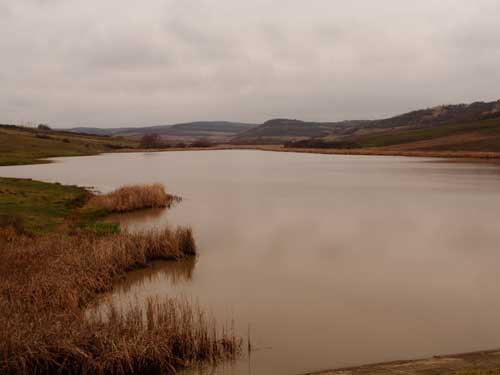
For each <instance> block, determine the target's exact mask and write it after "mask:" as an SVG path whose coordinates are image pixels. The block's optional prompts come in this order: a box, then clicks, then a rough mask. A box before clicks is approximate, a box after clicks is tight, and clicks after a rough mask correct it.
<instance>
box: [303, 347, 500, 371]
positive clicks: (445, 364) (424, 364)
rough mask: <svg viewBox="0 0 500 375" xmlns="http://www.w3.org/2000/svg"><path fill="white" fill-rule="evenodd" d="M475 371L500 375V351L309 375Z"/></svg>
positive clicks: (381, 364)
mask: <svg viewBox="0 0 500 375" xmlns="http://www.w3.org/2000/svg"><path fill="white" fill-rule="evenodd" d="M474 370H481V371H484V370H498V374H500V350H491V351H483V352H474V353H465V354H454V355H448V356H436V357H432V358H427V359H419V360H412V361H396V362H387V363H378V364H372V365H364V366H359V367H350V368H343V369H337V370H326V371H320V372H315V373H310V374H307V375H368V374H369V375H395V374H398V375H402V374H404V375H438V374H453V373H457V372H458V373H460V374H461V373H462V372H463V371H474ZM495 373H497V372H495Z"/></svg>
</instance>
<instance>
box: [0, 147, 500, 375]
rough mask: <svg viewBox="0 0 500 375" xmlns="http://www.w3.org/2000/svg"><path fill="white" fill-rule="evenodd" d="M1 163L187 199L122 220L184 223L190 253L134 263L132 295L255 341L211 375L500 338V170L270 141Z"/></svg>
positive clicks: (305, 368) (374, 358) (23, 171)
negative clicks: (274, 145) (251, 147)
mask: <svg viewBox="0 0 500 375" xmlns="http://www.w3.org/2000/svg"><path fill="white" fill-rule="evenodd" d="M55 160H56V162H55V163H53V164H45V165H30V166H14V167H1V168H0V175H1V176H5V177H29V178H33V179H40V180H44V181H58V182H61V183H65V184H77V185H82V186H93V187H95V188H96V189H98V190H100V191H102V192H107V191H110V190H112V189H114V188H116V187H119V186H121V185H124V184H132V183H141V184H142V183H152V182H162V183H164V184H165V185H166V186H167V189H168V190H169V192H171V193H174V194H177V195H180V196H182V197H183V198H184V199H183V201H182V202H181V203H180V204H178V205H176V206H175V207H174V208H172V209H171V210H168V211H162V210H160V211H156V210H155V211H149V212H139V213H136V214H133V215H128V216H125V217H123V219H122V221H123V225H124V226H125V227H128V228H130V230H138V229H141V228H149V227H155V226H161V225H165V224H166V223H170V224H172V225H176V224H179V225H190V226H191V227H192V228H193V231H194V235H195V238H196V241H197V244H198V249H199V253H200V255H199V257H198V258H197V259H196V260H191V261H186V262H180V263H156V264H155V265H154V266H153V267H152V268H151V269H147V270H140V271H136V272H133V273H131V274H130V276H129V277H128V278H127V280H126V281H125V282H124V283H123V284H121V285H118V286H117V288H116V290H115V292H114V293H113V295H112V296H111V298H113V299H115V300H116V301H121V302H122V303H124V304H126V303H128V302H130V301H135V300H139V301H141V300H144V299H146V298H147V297H149V296H154V295H170V296H176V295H183V296H185V297H187V298H188V299H192V300H193V301H198V302H199V303H200V305H201V306H203V307H206V308H207V309H209V310H210V311H211V312H212V313H213V315H214V316H215V317H216V318H217V320H218V321H219V322H221V323H223V322H227V324H229V325H230V324H231V320H232V319H234V325H235V329H236V330H237V332H238V333H239V334H241V335H242V336H243V337H245V338H246V337H247V332H248V331H250V336H251V339H252V345H253V349H254V350H253V351H252V353H251V355H250V356H246V355H245V356H244V357H243V358H242V359H241V360H239V361H237V362H236V363H234V364H227V365H225V366H222V367H220V368H218V369H216V370H214V372H210V373H213V374H235V375H240V374H256V375H271V374H272V375H281V374H283V375H285V374H303V373H307V372H312V371H318V370H323V369H327V368H336V367H344V366H350V365H358V364H364V363H370V362H380V361H387V360H396V359H411V358H418V357H425V356H429V355H434V354H449V353H456V352H465V351H474V350H480V349H492V348H497V347H500V324H499V321H500V318H499V316H500V298H499V296H500V272H498V265H499V264H500V168H499V167H498V166H496V165H493V164H486V163H476V164H474V163H471V162H457V161H454V160H449V161H446V160H436V159H426V158H403V157H377V156H340V155H338V156H337V155H314V154H297V153H277V152H264V151H243V150H230V151H182V152H163V153H122V154H119V153H116V154H104V155H99V156H90V157H75V158H59V159H55Z"/></svg>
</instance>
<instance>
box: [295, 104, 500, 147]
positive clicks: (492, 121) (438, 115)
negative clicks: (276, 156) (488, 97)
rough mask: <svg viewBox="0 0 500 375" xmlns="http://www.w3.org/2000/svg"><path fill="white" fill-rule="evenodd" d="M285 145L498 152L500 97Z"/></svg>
mask: <svg viewBox="0 0 500 375" xmlns="http://www.w3.org/2000/svg"><path fill="white" fill-rule="evenodd" d="M287 147H299V148H338V149H365V148H378V149H384V150H394V151H483V152H500V101H496V102H489V103H484V102H476V103H472V104H468V105H467V104H461V105H450V106H440V107H435V108H430V109H425V110H419V111H413V112H410V113H406V114H403V115H400V116H395V117H392V118H389V119H384V120H376V121H370V122H368V123H365V124H364V125H363V126H362V127H354V128H350V129H347V128H344V129H337V130H335V131H333V132H332V133H331V134H329V135H327V136H323V137H311V138H309V139H307V140H299V141H295V142H293V141H292V142H288V143H287Z"/></svg>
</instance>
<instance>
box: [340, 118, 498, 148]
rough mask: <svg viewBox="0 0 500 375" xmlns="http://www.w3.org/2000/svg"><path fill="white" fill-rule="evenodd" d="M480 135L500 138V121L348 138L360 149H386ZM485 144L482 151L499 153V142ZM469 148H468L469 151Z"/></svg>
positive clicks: (403, 130)
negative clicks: (447, 138)
mask: <svg viewBox="0 0 500 375" xmlns="http://www.w3.org/2000/svg"><path fill="white" fill-rule="evenodd" d="M470 132H474V133H480V134H482V135H484V136H487V137H489V138H492V139H494V138H495V139H496V138H497V137H498V136H500V119H498V118H496V119H490V120H482V121H476V122H470V123H463V124H452V125H442V126H437V127H432V128H425V129H402V130H393V131H387V132H383V133H377V134H369V135H363V136H358V137H352V138H348V139H349V140H352V141H353V142H356V143H357V144H358V145H359V146H360V147H384V146H393V145H399V144H404V143H411V142H417V141H424V140H430V139H435V138H441V137H447V136H451V135H457V134H464V133H470ZM492 143H494V144H491V145H490V144H485V143H484V142H482V147H479V150H481V151H497V149H499V148H500V145H499V144H498V142H492ZM467 148H468V147H466V149H467ZM482 148H483V149H482Z"/></svg>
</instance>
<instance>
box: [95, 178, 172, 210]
mask: <svg viewBox="0 0 500 375" xmlns="http://www.w3.org/2000/svg"><path fill="white" fill-rule="evenodd" d="M175 199H176V197H174V196H172V195H170V194H167V192H166V191H165V187H164V186H163V185H162V184H153V185H130V186H124V187H121V188H119V189H117V190H115V191H113V192H111V193H108V194H103V195H96V196H94V197H92V198H91V199H90V201H89V203H88V206H89V207H92V208H100V209H104V210H106V211H107V212H109V213H113V212H128V211H134V210H140V209H146V208H163V207H169V206H170V205H171V204H172V202H173V201H175Z"/></svg>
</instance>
